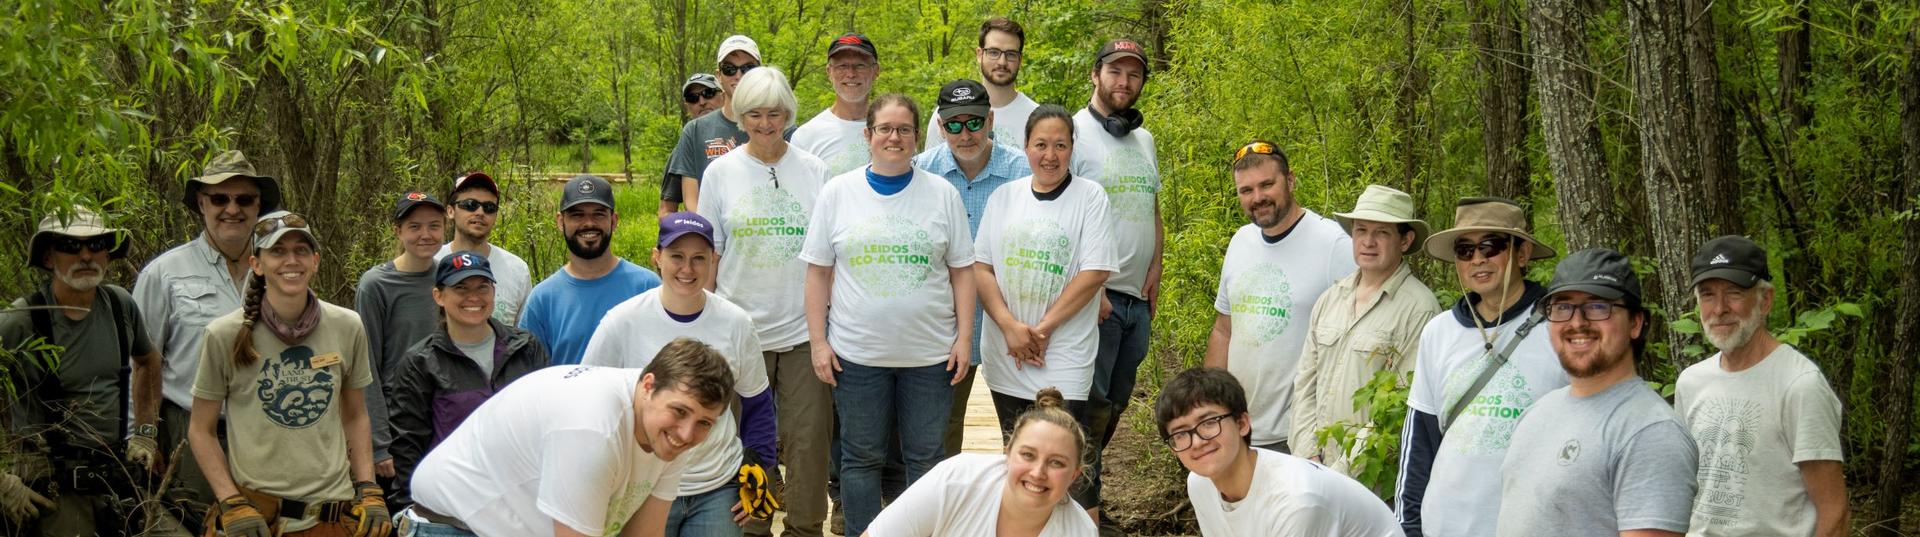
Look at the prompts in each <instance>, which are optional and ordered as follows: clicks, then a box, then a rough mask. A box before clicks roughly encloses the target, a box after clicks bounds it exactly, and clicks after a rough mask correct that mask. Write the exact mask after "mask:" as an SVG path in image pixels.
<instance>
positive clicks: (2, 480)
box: [0, 474, 53, 525]
mask: <svg viewBox="0 0 1920 537" xmlns="http://www.w3.org/2000/svg"><path fill="white" fill-rule="evenodd" d="M0 508H4V509H6V511H7V518H8V519H11V520H13V523H14V524H15V525H19V524H21V523H24V522H26V521H29V520H33V519H35V518H39V517H40V510H41V509H53V500H49V499H47V497H46V496H41V495H40V493H38V492H34V491H33V489H32V488H29V487H27V483H26V482H25V481H21V480H20V476H17V475H13V474H0Z"/></svg>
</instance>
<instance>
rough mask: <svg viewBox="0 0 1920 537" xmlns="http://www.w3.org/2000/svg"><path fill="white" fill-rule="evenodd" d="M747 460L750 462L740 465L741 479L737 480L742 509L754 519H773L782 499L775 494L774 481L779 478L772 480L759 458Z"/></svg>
mask: <svg viewBox="0 0 1920 537" xmlns="http://www.w3.org/2000/svg"><path fill="white" fill-rule="evenodd" d="M747 458H748V459H749V460H748V461H747V462H746V463H744V464H741V465H740V477H739V478H738V479H737V480H736V481H738V482H739V483H740V508H741V509H742V510H744V511H746V513H747V516H750V517H753V518H757V519H762V520H765V519H770V518H773V512H774V511H777V510H779V509H780V499H779V498H777V497H775V496H774V493H773V489H774V486H773V481H774V479H777V478H770V476H769V475H768V473H767V470H766V469H765V468H763V467H761V466H760V463H759V460H758V459H759V458H758V457H753V456H751V455H749V456H748V457H747Z"/></svg>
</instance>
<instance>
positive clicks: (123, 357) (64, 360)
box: [0, 285, 153, 450]
mask: <svg viewBox="0 0 1920 537" xmlns="http://www.w3.org/2000/svg"><path fill="white" fill-rule="evenodd" d="M111 294H118V295H119V296H121V297H126V296H127V292H126V291H124V290H120V289H119V288H110V286H106V285H102V286H100V290H99V293H98V294H97V295H95V297H94V301H93V308H92V311H89V312H87V316H86V317H82V318H80V320H78V321H76V320H73V319H69V318H67V316H66V315H65V314H64V313H63V312H61V311H59V310H49V311H48V316H47V317H48V319H49V320H50V321H52V323H51V324H52V326H51V328H52V329H53V335H52V337H49V338H48V341H47V343H49V344H53V345H59V346H60V347H62V348H63V350H62V351H61V352H60V353H59V354H58V356H59V365H58V367H57V369H56V370H55V371H56V372H55V375H54V376H55V377H56V378H58V379H59V383H58V386H59V388H58V389H59V390H62V391H65V392H66V395H65V397H64V398H62V400H60V401H43V400H39V398H40V397H42V396H41V395H38V394H47V393H50V391H52V387H53V384H52V383H53V379H50V378H48V377H47V371H46V369H45V368H41V367H36V366H27V367H17V368H14V372H13V375H14V376H13V381H14V388H15V389H17V390H18V391H19V393H20V397H21V399H22V400H24V401H26V402H28V403H29V404H20V405H13V408H12V411H13V427H14V432H15V433H16V434H20V435H33V434H40V433H41V432H43V431H45V430H47V428H49V427H52V426H60V427H64V428H65V430H66V432H67V438H68V442H69V443H70V444H72V445H70V446H68V447H69V448H71V449H83V450H84V449H99V450H106V449H108V448H110V447H117V446H119V444H120V441H121V440H122V439H124V438H126V434H127V432H126V431H123V430H120V407H121V403H122V402H123V401H124V399H123V397H125V395H123V394H122V393H121V391H120V385H119V384H120V368H121V366H123V365H127V360H128V358H127V356H128V355H129V354H131V355H132V356H142V355H146V354H148V353H151V352H153V344H152V343H151V342H150V341H149V340H148V339H147V330H146V328H144V327H142V326H141V325H140V312H138V311H113V309H114V308H115V307H126V308H128V309H129V310H131V309H132V306H133V301H132V300H131V299H127V300H125V301H122V302H113V303H112V304H109V302H110V301H114V300H115V299H114V298H113V296H112V295H111ZM26 305H27V301H26V300H25V299H24V298H23V299H20V300H16V301H14V302H13V307H14V308H23V307H25V306H26ZM28 311H29V310H23V309H15V310H13V311H9V312H6V313H0V347H5V348H7V349H15V348H18V347H19V346H20V344H21V343H24V342H26V341H27V340H30V339H33V338H34V337H35V335H34V333H33V316H32V315H31V314H29V313H28ZM115 317H119V318H121V319H126V321H127V322H129V323H132V324H133V326H131V327H129V328H131V331H130V332H128V333H127V334H126V335H127V346H129V347H133V348H132V349H131V353H129V352H127V351H122V350H121V349H120V338H121V334H122V332H121V327H120V326H119V325H118V321H117V320H116V319H115ZM38 388H46V389H48V391H37V389H38Z"/></svg>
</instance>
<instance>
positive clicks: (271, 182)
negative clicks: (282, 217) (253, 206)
mask: <svg viewBox="0 0 1920 537" xmlns="http://www.w3.org/2000/svg"><path fill="white" fill-rule="evenodd" d="M235 177H243V178H247V179H252V180H253V184H254V185H256V186H259V187H260V213H259V214H267V213H271V212H274V211H277V210H279V209H280V182H279V181H277V180H275V179H274V178H272V177H267V176H265V175H260V173H259V172H256V171H254V169H253V163H251V162H247V155H246V154H244V153H241V152H240V151H239V150H237V149H232V150H228V151H227V152H225V153H221V154H219V155H216V156H214V157H213V160H210V161H207V167H206V168H203V169H201V171H200V176H199V177H194V178H192V179H188V180H187V195H186V197H185V198H182V199H181V200H180V201H181V202H182V203H185V204H187V210H188V211H192V212H193V213H194V214H200V200H199V198H200V188H201V187H204V186H206V185H217V184H220V183H225V182H227V180H229V179H233V178H235Z"/></svg>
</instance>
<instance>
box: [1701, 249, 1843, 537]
mask: <svg viewBox="0 0 1920 537" xmlns="http://www.w3.org/2000/svg"><path fill="white" fill-rule="evenodd" d="M1692 269H1693V296H1694V299H1695V300H1696V301H1698V303H1699V307H1700V324H1701V331H1702V332H1704V333H1705V334H1706V336H1707V341H1708V342H1710V343H1712V344H1713V346H1714V347H1715V348H1718V349H1720V353H1719V354H1715V355H1713V356H1712V357H1709V358H1707V359H1706V360H1702V361H1701V362H1700V363H1697V364H1694V365H1693V366H1692V367H1688V368H1687V370H1686V371H1684V372H1681V373H1680V382H1679V384H1678V386H1677V387H1676V388H1675V390H1674V405H1673V406H1674V409H1675V410H1678V411H1679V413H1680V420H1681V424H1682V425H1685V426H1686V428H1687V432H1688V433H1689V434H1691V435H1693V440H1694V443H1695V444H1697V445H1698V446H1699V448H1700V473H1699V486H1700V494H1699V495H1698V496H1697V497H1695V498H1694V501H1693V518H1692V521H1691V522H1690V523H1689V524H1688V528H1687V534H1688V535H1695V536H1705V535H1817V536H1822V537H1826V536H1838V535H1846V532H1847V527H1848V524H1847V485H1846V480H1845V479H1844V476H1842V475H1841V467H1840V457H1841V455H1840V399H1839V398H1838V397H1835V396H1834V393H1833V388H1831V387H1829V386H1828V385H1827V379H1826V377H1825V376H1823V375H1821V374H1820V367H1819V366H1818V365H1815V364H1814V363H1813V361H1812V360H1809V359H1807V356H1806V355H1804V354H1801V353H1800V350H1799V349H1795V348H1793V346H1792V345H1787V344H1784V343H1781V342H1780V340H1778V339H1774V337H1773V334H1772V333H1769V332H1768V331H1767V315H1768V314H1769V313H1772V312H1773V299H1774V293H1773V282H1772V281H1769V280H1771V279H1772V278H1771V274H1770V272H1769V271H1768V269H1767V252H1766V250H1763V249H1761V248H1760V245H1758V244H1755V243H1754V242H1753V241H1752V240H1750V239H1747V238H1746V237H1741V236H1737V235H1728V236H1724V237H1719V238H1716V239H1713V240H1710V241H1707V243H1706V244H1704V245H1701V247H1700V251H1699V252H1696V253H1694V254H1693V262H1692Z"/></svg>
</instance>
